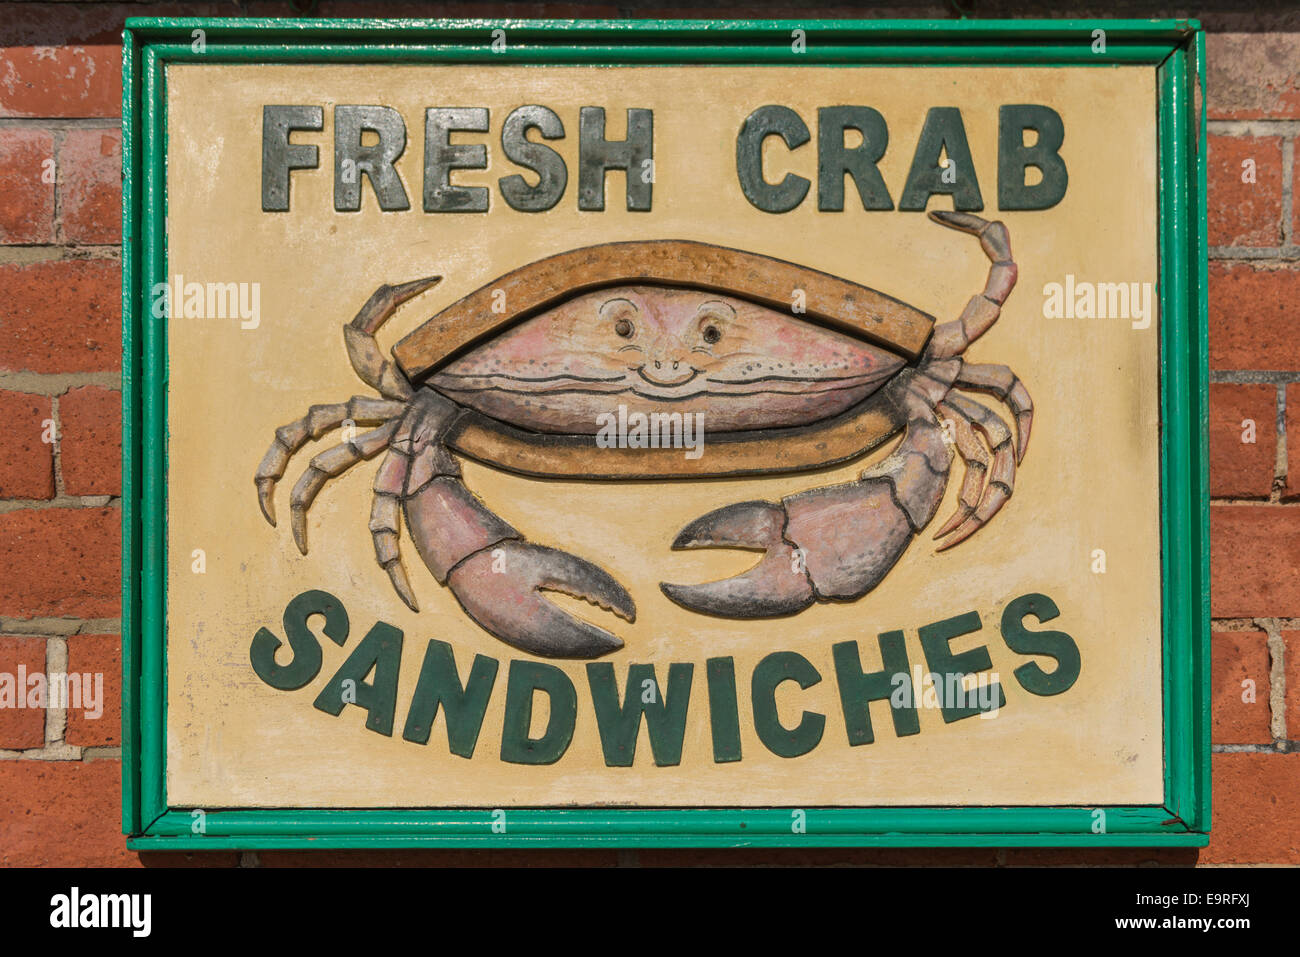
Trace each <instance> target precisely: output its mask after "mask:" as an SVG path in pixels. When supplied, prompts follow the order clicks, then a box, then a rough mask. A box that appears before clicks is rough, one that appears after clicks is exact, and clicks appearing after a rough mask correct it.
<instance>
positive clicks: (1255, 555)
mask: <svg viewBox="0 0 1300 957" xmlns="http://www.w3.org/2000/svg"><path fill="white" fill-rule="evenodd" d="M1298 568H1300V509H1297V508H1293V507H1291V506H1287V505H1262V504H1261V505H1214V506H1211V508H1210V577H1211V579H1212V580H1213V582H1214V584H1213V586H1212V589H1211V599H1210V614H1211V615H1212V616H1213V617H1215V618H1252V617H1259V618H1266V617H1280V618H1291V617H1300V573H1297V569H1298Z"/></svg>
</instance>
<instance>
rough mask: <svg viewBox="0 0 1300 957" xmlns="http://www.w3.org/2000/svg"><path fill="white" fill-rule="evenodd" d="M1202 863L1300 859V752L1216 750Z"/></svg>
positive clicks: (1295, 862) (1280, 861)
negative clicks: (1207, 839)
mask: <svg viewBox="0 0 1300 957" xmlns="http://www.w3.org/2000/svg"><path fill="white" fill-rule="evenodd" d="M1213 761H1214V764H1213V767H1212V769H1211V772H1210V773H1211V776H1212V781H1213V788H1214V808H1213V821H1212V825H1211V829H1210V846H1209V847H1207V848H1205V849H1204V850H1202V851H1201V857H1200V863H1202V864H1300V754H1252V753H1237V754H1216V755H1214V758H1213Z"/></svg>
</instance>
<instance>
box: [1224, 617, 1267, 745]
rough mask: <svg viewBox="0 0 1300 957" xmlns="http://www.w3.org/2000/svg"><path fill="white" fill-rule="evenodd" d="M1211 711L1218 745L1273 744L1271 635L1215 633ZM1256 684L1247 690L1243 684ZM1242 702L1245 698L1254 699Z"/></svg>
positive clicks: (1258, 632)
mask: <svg viewBox="0 0 1300 957" xmlns="http://www.w3.org/2000/svg"><path fill="white" fill-rule="evenodd" d="M1210 661H1211V666H1210V673H1211V679H1210V680H1211V692H1210V710H1211V713H1212V715H1213V722H1214V728H1213V733H1212V740H1213V741H1214V743H1215V744H1272V743H1273V733H1272V731H1271V729H1270V724H1269V723H1270V721H1271V720H1272V711H1271V710H1270V708H1269V700H1268V695H1269V654H1268V635H1266V634H1265V633H1264V632H1262V631H1216V632H1215V633H1214V636H1213V640H1212V641H1211V645H1210ZM1247 681H1250V682H1253V683H1254V684H1253V685H1250V686H1247V685H1245V684H1243V683H1244V682H1247ZM1252 697H1253V699H1254V700H1253V701H1252V700H1243V698H1252Z"/></svg>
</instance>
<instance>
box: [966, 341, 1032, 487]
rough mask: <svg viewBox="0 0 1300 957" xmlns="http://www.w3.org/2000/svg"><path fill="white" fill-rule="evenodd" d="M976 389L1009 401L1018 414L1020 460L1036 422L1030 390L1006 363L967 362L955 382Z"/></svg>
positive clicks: (1012, 409) (1018, 452) (1016, 415)
mask: <svg viewBox="0 0 1300 957" xmlns="http://www.w3.org/2000/svg"><path fill="white" fill-rule="evenodd" d="M953 384H954V385H956V386H959V387H961V388H965V389H971V390H973V391H975V392H986V393H988V394H989V395H993V396H996V397H997V398H999V399H1001V400H1002V401H1003V402H1005V403H1006V404H1007V406H1008V407H1009V408H1010V409H1011V413H1012V414H1013V415H1014V416H1015V417H1016V462H1017V463H1019V462H1022V461H1024V458H1025V450H1026V449H1027V448H1029V429H1030V426H1032V425H1033V422H1034V403H1033V400H1032V399H1030V398H1029V390H1028V389H1026V388H1025V384H1024V383H1023V382H1021V381H1020V379H1019V378H1017V376H1016V374H1015V373H1014V372H1012V371H1011V370H1010V369H1009V368H1007V367H1006V366H1002V365H991V364H990V365H975V364H973V363H969V362H963V363H962V367H961V371H960V372H959V373H957V379H956V381H955V382H954V383H953Z"/></svg>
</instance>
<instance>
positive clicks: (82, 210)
mask: <svg viewBox="0 0 1300 957" xmlns="http://www.w3.org/2000/svg"><path fill="white" fill-rule="evenodd" d="M59 171H60V173H61V180H60V184H61V185H60V190H61V192H60V204H59V205H60V212H61V218H62V221H63V235H64V238H66V239H67V240H68V241H69V242H73V243H116V242H120V241H121V238H122V179H121V174H122V134H121V132H120V131H118V130H112V129H108V130H68V132H67V133H65V134H64V136H63V148H62V149H61V150H59Z"/></svg>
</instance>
